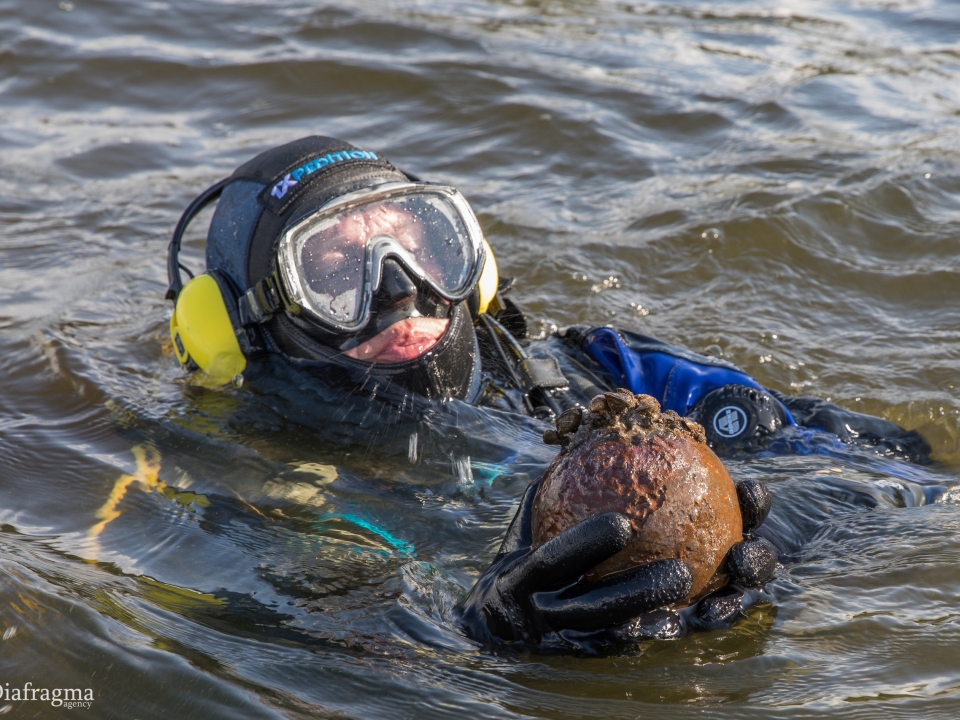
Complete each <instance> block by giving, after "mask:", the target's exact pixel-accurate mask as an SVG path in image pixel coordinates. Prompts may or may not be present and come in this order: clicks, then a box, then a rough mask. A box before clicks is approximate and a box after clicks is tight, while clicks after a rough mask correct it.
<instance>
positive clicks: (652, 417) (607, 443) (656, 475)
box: [533, 390, 743, 607]
mask: <svg viewBox="0 0 960 720" xmlns="http://www.w3.org/2000/svg"><path fill="white" fill-rule="evenodd" d="M556 425H557V429H556V430H548V431H547V432H546V433H544V441H545V442H548V443H551V444H560V445H562V449H561V451H560V454H559V455H557V457H556V458H554V460H553V462H552V463H551V464H550V466H549V467H548V468H547V471H546V473H545V474H544V476H543V481H542V482H541V483H540V488H539V489H538V491H537V495H536V497H535V498H534V504H533V540H534V543H535V544H536V545H540V544H542V543H544V542H546V541H547V540H549V539H550V538H552V537H553V536H555V535H557V534H558V533H560V532H562V531H563V530H565V529H567V528H568V527H571V526H573V525H575V524H576V523H578V522H580V521H581V520H584V519H586V518H588V517H590V516H592V515H599V514H601V513H604V512H609V511H612V510H615V511H617V512H620V513H622V514H623V515H625V516H626V517H627V519H629V520H630V523H631V525H632V526H633V529H634V537H633V539H632V540H631V541H630V543H629V545H627V547H626V548H624V549H623V550H621V551H620V552H619V553H617V554H616V555H614V556H613V557H612V558H609V559H608V560H606V561H604V562H602V563H601V564H600V565H597V566H596V567H595V568H594V569H593V570H591V571H590V572H589V573H588V574H587V579H588V580H599V579H602V578H604V577H607V576H608V575H612V574H614V573H617V572H620V571H622V570H626V569H628V568H632V567H635V566H638V565H642V564H645V563H649V562H652V561H654V560H662V559H667V558H678V559H680V560H682V561H683V562H684V563H686V564H687V566H688V567H689V568H690V572H691V574H692V576H693V589H692V590H691V592H690V594H689V595H688V596H687V597H686V598H685V599H684V600H683V601H682V602H681V603H679V606H681V607H682V606H685V605H689V604H691V603H693V602H695V601H696V600H698V599H699V598H700V597H702V596H704V595H706V594H707V593H709V592H712V591H713V590H716V589H718V588H720V587H722V586H723V585H725V584H726V583H727V581H728V578H727V575H726V570H725V562H724V561H725V559H726V557H727V553H728V551H729V550H730V548H731V546H732V545H733V544H734V543H736V542H739V541H740V540H742V539H743V521H742V519H741V516H740V506H739V504H738V502H737V491H736V486H735V485H734V483H733V480H732V479H731V478H730V474H729V473H728V472H727V469H726V468H725V467H724V466H723V463H722V462H720V458H718V457H717V456H716V454H714V452H713V451H712V450H711V449H710V448H709V447H707V444H706V438H705V436H704V432H703V428H702V427H701V426H700V425H698V424H697V423H695V422H693V421H692V420H689V419H687V418H682V417H680V416H679V415H677V414H676V413H675V412H673V411H670V410H668V411H667V412H665V413H661V412H660V404H659V403H658V402H657V401H656V400H655V399H654V398H652V397H650V396H649V395H634V394H633V393H631V392H630V391H628V390H618V391H617V392H608V393H604V394H603V395H597V396H596V397H595V398H594V399H593V400H591V401H590V405H589V407H588V409H587V410H585V411H583V410H581V409H580V408H574V409H572V410H568V411H567V412H565V413H563V414H562V415H561V416H560V417H558V418H557V422H556Z"/></svg>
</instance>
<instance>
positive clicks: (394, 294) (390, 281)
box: [377, 260, 417, 307]
mask: <svg viewBox="0 0 960 720" xmlns="http://www.w3.org/2000/svg"><path fill="white" fill-rule="evenodd" d="M377 296H378V299H380V300H381V302H383V303H385V304H386V306H387V307H396V306H398V305H403V304H405V303H407V302H409V301H411V300H413V299H414V298H415V297H417V286H416V285H415V284H414V283H413V280H411V279H410V276H409V275H407V273H405V272H404V271H403V268H402V267H400V265H399V263H397V261H396V260H385V261H384V263H383V269H382V270H381V272H380V289H379V290H378V291H377Z"/></svg>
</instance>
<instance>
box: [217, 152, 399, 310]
mask: <svg viewBox="0 0 960 720" xmlns="http://www.w3.org/2000/svg"><path fill="white" fill-rule="evenodd" d="M410 179H411V177H410V176H408V175H406V174H405V173H403V172H401V171H400V170H398V169H397V168H396V167H394V166H393V164H392V163H390V161H388V160H386V159H385V158H382V157H380V156H379V155H378V154H377V153H375V152H372V151H370V150H364V149H361V148H358V147H356V146H354V145H351V144H350V143H347V142H344V141H343V140H338V139H336V138H330V137H323V136H320V135H312V136H310V137H305V138H301V139H299V140H294V141H293V142H290V143H287V144H286V145H280V146H279V147H275V148H271V149H270V150H266V151H264V152H262V153H260V154H259V155H257V156H256V157H254V158H253V159H252V160H249V161H248V162H246V163H244V164H243V165H241V166H240V167H239V168H237V169H236V171H235V172H234V173H233V174H232V175H231V176H230V179H229V182H228V184H227V186H226V187H225V188H224V189H223V194H222V195H221V196H220V202H219V203H218V205H217V211H216V213H214V216H213V221H212V222H211V224H210V232H209V234H208V237H207V267H209V268H214V267H216V268H220V269H221V270H223V271H224V272H226V273H227V274H228V275H230V278H231V279H232V280H233V281H234V282H235V283H236V285H237V288H238V289H239V290H240V291H241V292H243V291H245V290H247V289H248V288H250V287H252V286H253V285H255V284H256V283H257V282H259V281H260V280H262V279H263V278H265V277H266V276H267V275H269V274H270V273H271V272H272V270H273V266H274V262H275V255H276V246H277V242H278V241H279V239H280V236H281V235H282V234H283V232H284V230H286V229H287V228H288V227H290V226H291V225H293V224H295V223H296V222H297V221H298V220H300V219H302V218H303V217H304V216H305V215H307V214H309V213H311V212H313V211H314V210H316V209H317V208H319V207H320V206H321V205H323V204H324V203H326V202H329V201H330V200H332V199H334V198H336V197H339V196H340V195H343V194H345V193H347V192H350V191H352V190H356V189H359V188H362V187H367V186H371V185H376V184H378V183H382V182H390V181H409V180H410Z"/></svg>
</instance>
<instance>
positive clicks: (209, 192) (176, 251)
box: [166, 178, 231, 301]
mask: <svg viewBox="0 0 960 720" xmlns="http://www.w3.org/2000/svg"><path fill="white" fill-rule="evenodd" d="M230 180H231V178H224V179H223V180H221V181H220V182H218V183H216V184H215V185H211V186H210V187H208V188H207V189H206V190H204V191H203V192H202V193H200V194H199V195H198V196H197V197H196V198H195V199H194V201H193V202H192V203H190V204H189V205H188V206H187V209H186V210H184V211H183V215H181V216H180V221H179V222H178V223H177V227H176V229H175V230H174V231H173V237H172V238H171V239H170V246H169V248H168V249H167V280H168V281H169V282H170V286H169V287H168V288H167V295H166V298H167V300H174V301H175V300H176V299H177V296H178V295H179V294H180V291H181V290H182V289H183V280H181V278H180V271H181V270H183V271H184V272H186V273H187V275H189V276H190V277H193V273H192V272H190V269H189V268H187V267H184V266H183V265H181V264H180V243H181V242H182V241H183V234H184V233H185V232H186V230H187V225H189V224H190V221H191V220H193V218H194V217H195V216H196V215H197V213H199V212H200V211H201V210H203V208H205V207H206V206H207V205H209V204H210V203H212V202H213V201H214V200H216V199H217V198H219V197H220V193H222V192H223V188H225V187H226V186H227V183H228V182H230Z"/></svg>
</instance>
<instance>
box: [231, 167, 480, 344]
mask: <svg viewBox="0 0 960 720" xmlns="http://www.w3.org/2000/svg"><path fill="white" fill-rule="evenodd" d="M388 258H393V259H394V260H395V261H396V262H397V263H399V264H400V265H402V266H403V268H404V269H405V270H406V271H407V273H408V274H409V276H410V278H411V279H413V280H414V281H417V282H420V283H423V284H424V285H426V286H427V287H429V288H430V289H431V290H433V292H435V293H436V294H437V295H438V296H440V297H441V298H443V299H444V300H447V301H449V302H451V303H457V302H461V301H462V300H464V299H466V297H467V296H468V295H469V294H470V293H471V292H472V291H473V289H474V287H475V286H476V284H477V282H478V280H479V278H480V273H481V270H482V269H483V263H484V259H485V252H484V242H483V235H482V233H481V230H480V225H479V223H478V222H477V218H476V216H475V215H474V214H473V211H472V210H471V209H470V206H469V205H468V204H467V201H466V200H465V199H464V197H463V196H462V195H461V194H460V193H459V192H458V191H457V190H455V189H454V188H451V187H446V186H442V185H430V184H424V183H409V182H390V183H385V184H382V185H378V186H376V187H373V188H366V189H363V190H359V191H356V192H352V193H349V194H346V195H343V196H341V197H338V198H336V199H335V200H333V201H331V202H329V203H327V204H325V205H323V206H322V207H320V208H319V209H318V210H317V211H316V212H314V213H312V214H310V215H308V216H306V217H304V218H303V219H301V220H299V221H298V222H297V223H296V224H294V225H293V226H292V227H290V228H289V229H288V230H287V231H286V232H284V234H283V236H282V237H281V239H280V242H279V245H278V247H277V270H276V272H275V273H273V275H272V276H271V277H268V278H266V279H265V280H264V281H261V282H260V283H258V284H257V286H255V287H253V288H251V289H250V290H249V291H248V292H247V293H246V295H244V297H243V299H242V300H241V303H240V305H241V313H244V311H246V313H245V314H249V315H251V316H253V318H255V319H258V318H260V317H263V316H266V315H269V314H270V313H272V312H274V311H276V310H277V309H279V307H280V306H283V307H285V308H286V310H287V311H288V312H291V313H292V314H294V315H300V316H304V317H305V318H306V319H309V320H311V321H313V322H315V323H317V324H318V325H320V327H322V328H323V329H326V330H329V331H332V332H335V333H350V332H356V331H358V330H360V329H361V328H363V327H364V326H365V325H366V324H367V322H368V320H369V317H370V306H371V301H372V299H373V296H374V295H375V294H376V292H377V290H378V289H379V287H380V282H381V275H382V269H383V263H384V261H385V260H386V259H388ZM244 306H246V307H244Z"/></svg>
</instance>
